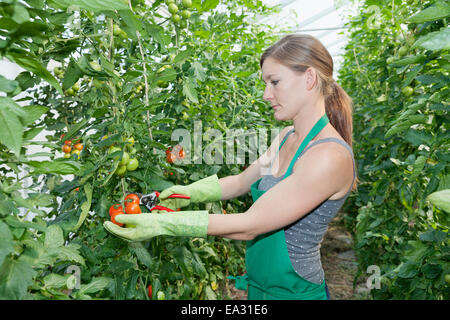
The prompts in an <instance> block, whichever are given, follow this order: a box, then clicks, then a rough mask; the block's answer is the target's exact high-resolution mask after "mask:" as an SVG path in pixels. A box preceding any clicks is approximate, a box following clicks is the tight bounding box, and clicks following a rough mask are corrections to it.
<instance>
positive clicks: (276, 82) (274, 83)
mask: <svg viewBox="0 0 450 320" xmlns="http://www.w3.org/2000/svg"><path fill="white" fill-rule="evenodd" d="M279 81H280V80H272V81H271V82H270V83H272V85H274V86H276V85H277V84H278V82H279Z"/></svg>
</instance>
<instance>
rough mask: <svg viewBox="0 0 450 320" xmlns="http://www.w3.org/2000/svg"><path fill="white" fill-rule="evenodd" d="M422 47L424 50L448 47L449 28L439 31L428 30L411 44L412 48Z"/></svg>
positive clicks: (449, 43)
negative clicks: (428, 31)
mask: <svg viewBox="0 0 450 320" xmlns="http://www.w3.org/2000/svg"><path fill="white" fill-rule="evenodd" d="M418 47H421V48H424V49H426V50H431V51H438V50H449V49H450V28H449V27H447V28H445V29H441V30H440V31H435V32H430V33H428V34H426V35H424V36H422V37H420V38H419V39H417V41H416V42H415V43H414V44H413V46H412V47H411V48H412V49H415V48H418Z"/></svg>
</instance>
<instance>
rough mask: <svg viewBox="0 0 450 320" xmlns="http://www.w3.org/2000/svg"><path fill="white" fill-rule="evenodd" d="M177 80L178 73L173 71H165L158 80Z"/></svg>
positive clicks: (159, 75)
mask: <svg viewBox="0 0 450 320" xmlns="http://www.w3.org/2000/svg"><path fill="white" fill-rule="evenodd" d="M176 78H177V72H176V71H175V70H173V69H171V68H170V69H165V70H164V71H162V72H160V73H158V75H157V80H161V81H172V80H175V79H176Z"/></svg>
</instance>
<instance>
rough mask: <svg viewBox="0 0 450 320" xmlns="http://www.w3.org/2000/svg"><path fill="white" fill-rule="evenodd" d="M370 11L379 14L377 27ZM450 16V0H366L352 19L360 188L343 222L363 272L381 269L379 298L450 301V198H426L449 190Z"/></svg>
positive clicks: (348, 64)
mask: <svg viewBox="0 0 450 320" xmlns="http://www.w3.org/2000/svg"><path fill="white" fill-rule="evenodd" d="M371 5H376V6H379V7H380V8H382V9H380V12H379V15H380V16H379V20H380V25H379V26H378V27H375V28H374V27H373V26H372V25H370V24H369V23H368V21H369V20H370V19H371V17H372V14H373V12H372V11H371V10H370V9H369V6H371ZM449 10H450V7H449V5H448V2H446V1H410V0H408V1H406V0H403V1H378V2H374V1H366V2H364V3H362V4H361V5H360V7H359V10H358V12H359V13H358V14H357V15H356V16H354V17H352V18H351V19H350V21H349V23H348V27H349V39H350V40H349V43H348V45H347V46H346V51H345V55H344V63H343V65H342V68H341V69H340V71H339V81H340V83H341V84H342V86H343V87H344V89H345V90H346V91H347V92H348V93H349V94H350V96H351V97H352V98H353V101H354V122H353V123H354V153H355V158H356V162H357V164H358V175H359V179H360V184H359V186H358V190H357V192H356V193H355V194H354V195H352V196H351V197H350V199H349V201H348V202H347V204H346V205H345V212H348V214H347V215H346V216H345V217H346V221H347V223H348V226H349V228H350V229H351V230H352V231H353V232H354V234H355V240H356V244H355V246H356V247H355V248H356V253H357V256H358V261H359V262H360V265H359V276H360V275H365V274H366V270H367V268H368V267H369V266H374V265H375V266H378V267H379V268H380V271H381V286H380V289H373V290H371V295H372V297H373V298H375V299H449V297H450V291H449V288H448V286H447V285H446V284H445V281H444V274H446V273H448V272H449V270H450V264H449V263H450V262H449V257H448V253H449V252H448V241H449V235H448V230H449V226H450V220H449V214H448V212H446V211H445V206H442V203H443V202H445V201H447V202H448V199H447V200H444V199H442V201H443V202H441V203H439V202H437V203H436V202H431V201H430V200H429V196H430V195H432V194H433V193H435V192H437V191H442V190H448V189H450V179H449V177H450V175H449V162H450V158H449V156H448V147H449V144H448V142H449V139H448V133H447V130H448V127H449V126H448V124H449V123H450V122H449V120H450V119H449V116H448V101H449V95H450V89H449V86H448V83H449V82H448V78H449V71H450V56H449V52H448V50H449V46H448V39H449V38H448V30H449V29H448V21H447V19H448V18H446V16H448V12H450V11H449ZM444 12H446V13H444ZM447 211H448V209H447Z"/></svg>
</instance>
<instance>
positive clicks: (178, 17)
mask: <svg viewBox="0 0 450 320" xmlns="http://www.w3.org/2000/svg"><path fill="white" fill-rule="evenodd" d="M171 20H172V21H173V22H175V23H178V22H180V21H181V17H180V16H179V15H178V14H174V15H173V16H172V18H171Z"/></svg>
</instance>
